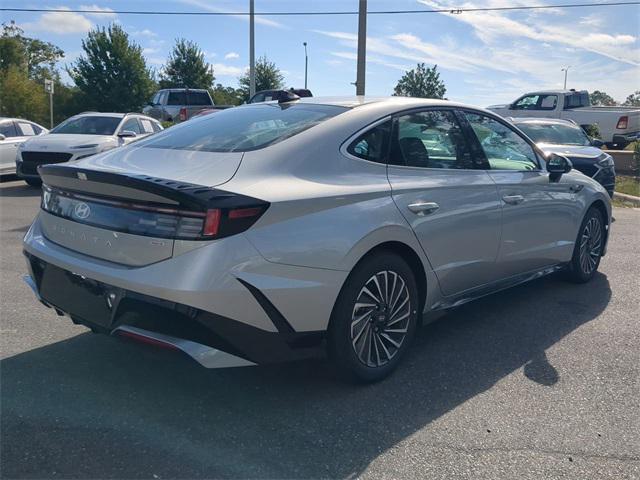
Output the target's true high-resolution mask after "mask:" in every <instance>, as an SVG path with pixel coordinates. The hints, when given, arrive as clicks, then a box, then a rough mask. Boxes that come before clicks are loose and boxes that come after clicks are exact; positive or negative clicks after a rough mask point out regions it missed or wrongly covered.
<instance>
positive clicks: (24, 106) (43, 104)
mask: <svg viewBox="0 0 640 480" xmlns="http://www.w3.org/2000/svg"><path fill="white" fill-rule="evenodd" d="M0 116H3V117H18V118H25V119H28V120H32V121H34V122H37V123H40V124H42V125H46V126H48V125H49V104H48V101H47V98H46V94H45V92H44V87H43V85H41V84H39V83H38V82H36V81H35V80H31V79H29V78H28V77H27V75H26V72H25V71H24V69H22V68H21V67H19V66H18V65H10V66H9V67H7V68H6V69H4V70H3V71H2V72H1V74H0Z"/></svg>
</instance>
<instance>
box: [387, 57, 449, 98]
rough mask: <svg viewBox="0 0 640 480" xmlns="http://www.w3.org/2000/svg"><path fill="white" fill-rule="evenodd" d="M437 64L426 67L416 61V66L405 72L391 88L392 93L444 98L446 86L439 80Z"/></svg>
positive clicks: (405, 95) (406, 95)
mask: <svg viewBox="0 0 640 480" xmlns="http://www.w3.org/2000/svg"><path fill="white" fill-rule="evenodd" d="M437 69H438V66H437V65H434V66H433V67H426V66H425V64H424V63H418V65H417V66H416V68H414V69H413V70H409V71H408V72H405V74H404V75H403V76H402V78H400V80H398V84H397V85H396V87H395V88H394V89H393V94H394V95H396V96H403V97H421V98H444V94H445V93H446V92H447V88H446V87H445V85H444V82H443V81H442V80H440V73H439V72H438V71H437Z"/></svg>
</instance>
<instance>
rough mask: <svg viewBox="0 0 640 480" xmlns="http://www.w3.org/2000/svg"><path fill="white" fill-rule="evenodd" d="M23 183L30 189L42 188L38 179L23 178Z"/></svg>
mask: <svg viewBox="0 0 640 480" xmlns="http://www.w3.org/2000/svg"><path fill="white" fill-rule="evenodd" d="M24 181H25V182H27V185H29V186H31V187H37V188H40V187H41V186H42V180H40V179H39V178H25V179H24Z"/></svg>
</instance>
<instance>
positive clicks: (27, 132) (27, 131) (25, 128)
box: [18, 122, 38, 137]
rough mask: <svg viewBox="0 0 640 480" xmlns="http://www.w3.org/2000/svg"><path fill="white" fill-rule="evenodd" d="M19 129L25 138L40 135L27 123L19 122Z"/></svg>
mask: <svg viewBox="0 0 640 480" xmlns="http://www.w3.org/2000/svg"><path fill="white" fill-rule="evenodd" d="M18 128H19V129H20V130H21V132H22V135H24V136H25V137H32V136H34V135H37V134H38V132H36V130H35V128H33V125H31V124H30V123H27V122H18Z"/></svg>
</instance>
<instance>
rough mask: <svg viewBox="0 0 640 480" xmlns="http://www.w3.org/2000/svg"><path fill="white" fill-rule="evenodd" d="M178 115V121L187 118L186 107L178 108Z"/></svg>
mask: <svg viewBox="0 0 640 480" xmlns="http://www.w3.org/2000/svg"><path fill="white" fill-rule="evenodd" d="M178 115H179V117H180V121H181V122H184V121H185V120H186V119H187V109H186V108H184V107H182V108H181V109H180V113H179V114H178Z"/></svg>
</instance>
